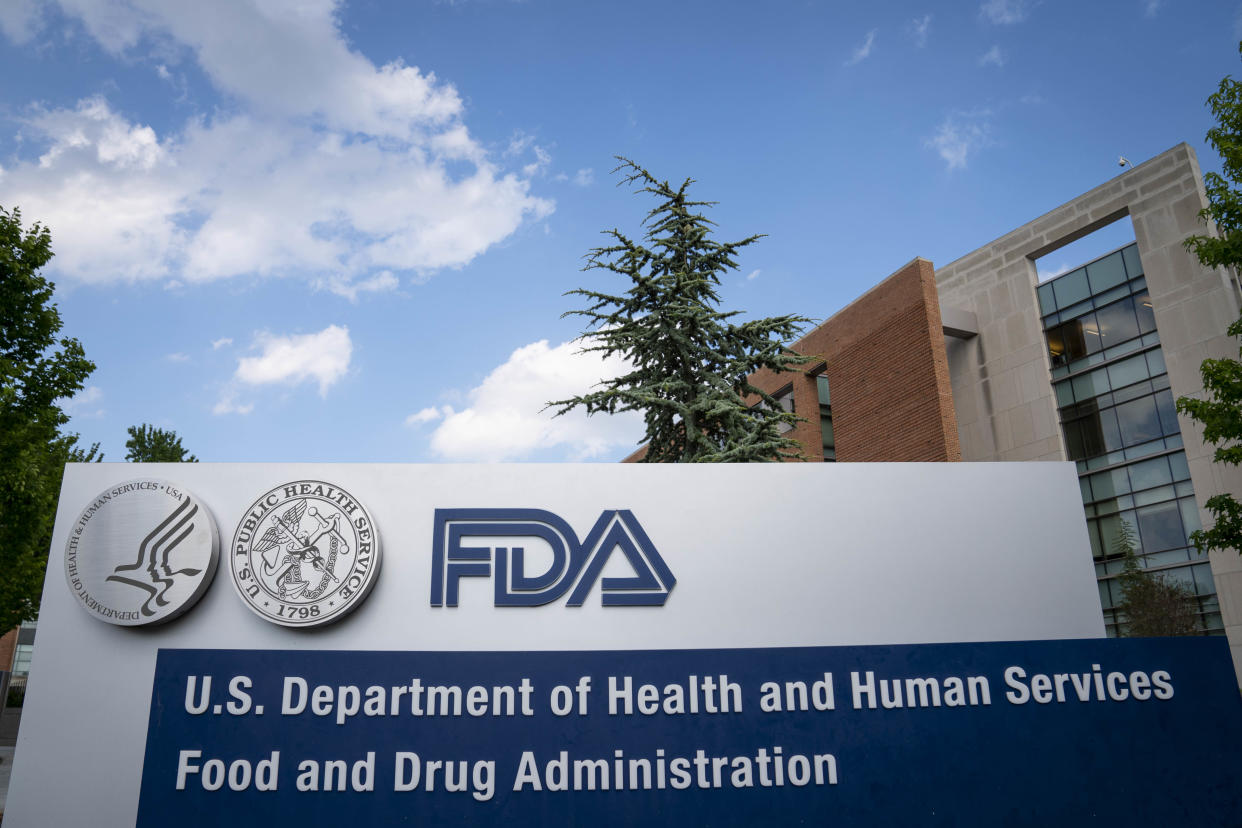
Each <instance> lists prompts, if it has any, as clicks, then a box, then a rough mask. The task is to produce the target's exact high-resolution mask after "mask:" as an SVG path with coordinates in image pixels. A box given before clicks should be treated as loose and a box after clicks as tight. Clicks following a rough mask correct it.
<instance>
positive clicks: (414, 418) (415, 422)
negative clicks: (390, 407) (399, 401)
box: [405, 405, 453, 426]
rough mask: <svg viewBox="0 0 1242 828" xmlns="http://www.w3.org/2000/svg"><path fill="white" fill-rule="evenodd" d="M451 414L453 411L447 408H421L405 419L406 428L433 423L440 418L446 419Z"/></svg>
mask: <svg viewBox="0 0 1242 828" xmlns="http://www.w3.org/2000/svg"><path fill="white" fill-rule="evenodd" d="M452 413H453V409H452V408H451V407H449V406H447V405H446V406H444V407H442V408H434V407H432V408H422V409H419V410H418V411H415V412H414V413H413V414H411V415H410V416H408V417H406V418H405V424H406V425H407V426H420V425H426V424H427V423H434V422H435V421H436V420H438V419H440V418H441V417H447V416H449V415H450V414H452Z"/></svg>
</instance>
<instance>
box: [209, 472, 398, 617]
mask: <svg viewBox="0 0 1242 828" xmlns="http://www.w3.org/2000/svg"><path fill="white" fill-rule="evenodd" d="M229 558H230V561H231V563H230V567H229V568H230V570H231V571H232V573H233V585H234V586H236V587H237V593H238V594H239V595H240V596H241V597H242V600H243V601H245V602H246V605H247V606H248V607H250V609H252V610H253V611H254V612H255V613H257V614H258V615H260V616H261V617H263V618H265V619H267V620H268V621H271V622H272V623H274V624H282V625H284V626H286V627H318V626H320V625H323V624H330V623H332V622H333V621H337V620H339V619H341V618H343V617H344V616H345V615H347V614H348V613H349V612H351V611H352V610H353V609H354V608H355V607H357V606H358V605H359V604H361V603H362V602H363V601H364V600H365V599H366V597H367V594H368V593H370V591H371V588H372V587H374V586H375V581H376V579H377V578H378V576H379V569H380V544H379V533H378V532H377V531H376V529H375V522H374V521H373V520H372V519H371V514H370V513H369V512H368V511H367V510H366V508H365V507H364V506H363V505H362V504H361V503H360V502H359V501H358V499H357V498H356V497H354V496H353V495H351V494H350V493H349V492H347V491H345V490H344V489H342V488H341V487H340V486H336V485H333V484H331V483H325V482H323V481H321V480H295V481H293V482H291V483H283V484H281V485H279V486H277V487H275V488H273V489H271V490H269V491H268V492H266V493H265V494H264V495H263V496H261V497H260V498H258V499H257V500H255V502H254V503H252V504H251V505H250V508H249V509H247V510H246V515H245V516H244V517H243V518H242V520H241V523H240V524H239V525H238V527H237V532H236V533H235V534H234V535H233V546H232V547H231V550H230V552H229Z"/></svg>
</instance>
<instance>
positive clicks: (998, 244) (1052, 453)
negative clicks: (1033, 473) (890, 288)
mask: <svg viewBox="0 0 1242 828" xmlns="http://www.w3.org/2000/svg"><path fill="white" fill-rule="evenodd" d="M1206 206H1207V198H1206V196H1205V194H1204V190H1203V179H1202V176H1201V175H1200V171H1199V162H1198V159H1197V158H1196V157H1195V154H1194V150H1192V149H1191V148H1190V147H1189V146H1188V145H1186V144H1179V145H1178V146H1176V147H1173V148H1172V149H1170V150H1168V151H1166V152H1164V153H1161V154H1160V155H1158V156H1156V157H1155V158H1153V159H1151V160H1150V161H1147V162H1146V163H1143V164H1140V165H1139V166H1137V167H1135V168H1134V169H1132V170H1129V171H1127V172H1124V173H1122V174H1121V175H1119V176H1117V177H1116V178H1114V179H1112V180H1111V181H1108V182H1106V183H1104V184H1102V185H1100V186H1099V187H1096V188H1095V189H1094V190H1091V191H1090V192H1087V193H1085V194H1083V195H1081V196H1079V197H1078V198H1075V199H1074V200H1072V201H1070V202H1068V203H1066V204H1063V205H1061V206H1060V207H1057V208H1056V209H1055V210H1052V211H1051V212H1048V213H1046V214H1044V215H1043V216H1040V217H1039V218H1037V219H1035V220H1034V221H1032V222H1030V223H1028V224H1024V225H1023V226H1021V227H1019V228H1017V229H1016V230H1013V231H1012V232H1010V233H1007V234H1005V235H1004V236H1001V237H1000V238H999V239H997V240H996V241H994V242H992V243H991V244H988V245H985V246H983V247H981V248H979V249H978V250H976V251H974V252H973V253H969V254H967V255H966V256H963V257H962V258H960V259H958V260H957V261H955V262H953V263H951V264H949V265H946V266H945V267H942V268H940V269H939V270H938V271H937V272H936V284H937V287H938V289H939V294H940V303H941V305H942V306H944V307H946V308H960V309H963V310H968V311H972V312H974V313H975V314H976V316H977V319H978V325H979V335H978V336H977V337H974V338H972V339H969V340H964V341H963V340H952V341H950V343H949V345H948V351H947V352H948V358H949V369H950V376H951V380H952V385H953V397H954V402H955V404H956V408H957V421H958V430H959V434H960V438H961V446H962V458H963V459H965V460H1064V459H1066V454H1065V448H1064V444H1063V442H1062V439H1061V432H1060V425H1059V423H1058V420H1057V414H1056V402H1055V400H1054V398H1053V391H1052V381H1051V375H1050V373H1049V364H1048V358H1047V354H1046V351H1045V346H1044V339H1043V333H1042V328H1041V325H1040V319H1039V305H1038V302H1037V300H1036V294H1035V288H1036V282H1037V278H1036V271H1035V259H1037V258H1039V257H1041V256H1044V255H1046V254H1048V253H1051V252H1052V251H1054V250H1056V249H1057V248H1059V247H1061V246H1063V245H1065V244H1068V243H1069V242H1072V241H1074V240H1076V239H1079V238H1081V237H1083V236H1085V235H1087V234H1088V233H1091V232H1092V231H1094V230H1097V229H1099V228H1100V227H1103V226H1105V225H1107V224H1111V223H1112V222H1113V221H1116V220H1117V219H1120V218H1124V217H1125V216H1127V215H1128V216H1129V217H1130V219H1131V221H1132V222H1133V224H1134V234H1135V240H1136V241H1137V243H1138V250H1139V257H1140V258H1141V259H1142V261H1143V267H1144V270H1145V272H1146V275H1147V285H1148V291H1149V293H1150V295H1151V299H1152V305H1153V310H1154V312H1155V318H1156V327H1157V329H1158V330H1159V332H1160V342H1161V347H1162V349H1163V351H1164V357H1165V361H1166V363H1167V364H1168V369H1169V383H1170V385H1171V386H1172V390H1173V394H1174V396H1182V395H1197V394H1200V393H1201V392H1202V383H1201V382H1200V378H1199V363H1200V362H1202V361H1203V359H1204V358H1205V357H1209V356H1215V357H1235V358H1236V357H1237V355H1238V344H1237V342H1236V341H1234V340H1230V339H1229V338H1228V337H1226V336H1225V335H1224V332H1225V328H1226V327H1228V325H1229V323H1230V322H1232V321H1233V320H1234V319H1237V318H1238V314H1239V288H1238V283H1237V281H1236V277H1235V276H1234V275H1233V274H1229V273H1225V272H1222V271H1218V270H1213V269H1209V268H1205V267H1202V266H1201V265H1199V263H1198V261H1197V260H1196V259H1195V258H1194V256H1193V255H1192V254H1190V253H1188V252H1187V251H1186V249H1185V248H1184V247H1183V246H1182V242H1183V241H1184V240H1185V239H1186V237H1188V236H1191V235H1194V234H1197V233H1200V234H1201V233H1204V232H1205V227H1204V225H1203V223H1202V222H1201V221H1200V220H1199V218H1198V213H1199V210H1201V209H1202V208H1203V207H1206ZM1180 425H1181V429H1182V435H1183V437H1184V439H1185V443H1186V457H1187V460H1188V461H1189V463H1190V471H1191V479H1192V481H1193V483H1194V487H1195V497H1196V499H1197V500H1198V503H1199V511H1200V516H1201V518H1202V519H1203V522H1204V524H1205V525H1207V524H1210V518H1209V516H1208V514H1207V512H1206V511H1205V510H1204V509H1203V504H1204V502H1205V501H1206V500H1207V499H1208V498H1209V497H1211V496H1212V495H1214V494H1218V493H1220V492H1233V493H1235V494H1237V493H1239V492H1242V470H1239V469H1238V468H1236V467H1235V468H1228V467H1224V466H1220V465H1218V464H1215V463H1213V462H1212V447H1211V446H1205V445H1204V444H1203V441H1202V438H1201V434H1202V431H1201V429H1199V428H1198V427H1197V426H1196V425H1195V424H1194V423H1192V422H1191V421H1190V420H1187V419H1186V418H1185V417H1182V418H1180ZM1211 563H1212V574H1213V577H1214V578H1215V580H1216V589H1217V594H1218V595H1219V596H1220V603H1221V615H1222V617H1223V620H1224V624H1225V630H1226V633H1227V635H1228V636H1229V642H1230V646H1231V648H1232V650H1233V654H1234V666H1235V668H1237V669H1238V672H1239V675H1242V557H1240V556H1239V555H1238V554H1237V552H1232V551H1231V552H1227V553H1223V554H1221V553H1218V554H1214V555H1213V556H1212V559H1211Z"/></svg>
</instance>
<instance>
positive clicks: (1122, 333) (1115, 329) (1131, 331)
mask: <svg viewBox="0 0 1242 828" xmlns="http://www.w3.org/2000/svg"><path fill="white" fill-rule="evenodd" d="M1095 316H1096V319H1097V320H1098V322H1099V325H1100V340H1101V342H1102V343H1103V345H1104V347H1105V348H1108V347H1111V346H1113V345H1118V344H1120V343H1122V342H1125V341H1126V340H1129V339H1134V338H1135V337H1136V336H1138V335H1139V327H1138V317H1136V316H1135V315H1134V300H1133V299H1129V298H1127V299H1123V300H1122V301H1120V302H1114V303H1113V304H1111V305H1108V306H1106V307H1103V308H1101V309H1100V310H1098V311H1096V314H1095Z"/></svg>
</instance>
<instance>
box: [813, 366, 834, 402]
mask: <svg viewBox="0 0 1242 828" xmlns="http://www.w3.org/2000/svg"><path fill="white" fill-rule="evenodd" d="M815 390H816V391H818V392H819V404H820V405H832V399H831V398H830V396H829V394H828V377H826V376H824V375H823V374H820V375H819V376H817V377H816V378H815Z"/></svg>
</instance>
